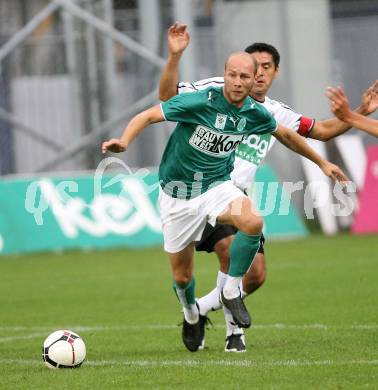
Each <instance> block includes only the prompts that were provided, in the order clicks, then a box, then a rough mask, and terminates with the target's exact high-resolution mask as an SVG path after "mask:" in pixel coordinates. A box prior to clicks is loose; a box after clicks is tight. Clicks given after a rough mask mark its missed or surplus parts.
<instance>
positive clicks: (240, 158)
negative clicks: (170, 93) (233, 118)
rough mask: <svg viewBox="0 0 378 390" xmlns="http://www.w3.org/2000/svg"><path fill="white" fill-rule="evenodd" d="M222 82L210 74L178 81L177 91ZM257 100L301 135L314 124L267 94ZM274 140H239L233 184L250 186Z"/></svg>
mask: <svg viewBox="0 0 378 390" xmlns="http://www.w3.org/2000/svg"><path fill="white" fill-rule="evenodd" d="M223 84H224V79H223V77H213V78H209V79H204V80H199V81H196V82H194V83H188V82H180V83H179V84H178V86H177V91H178V93H186V92H195V91H199V90H202V89H206V88H208V87H210V86H211V87H219V88H221V87H222V86H223ZM259 104H262V105H263V106H264V107H265V108H266V109H267V110H268V111H269V112H270V113H271V114H272V115H273V116H274V118H275V119H276V121H277V123H279V124H281V125H283V126H285V127H288V128H290V129H292V130H294V131H296V132H298V133H299V134H300V135H302V136H305V137H307V136H308V134H309V133H310V131H311V130H312V128H313V126H314V123H315V121H314V119H310V118H307V117H304V116H302V115H301V114H298V113H296V112H295V111H293V110H292V109H291V108H290V107H288V106H287V105H285V104H284V103H281V102H278V101H277V100H273V99H270V98H269V97H267V96H266V97H265V101H264V103H259ZM275 141H276V138H275V137H272V134H263V135H257V134H252V135H250V136H248V137H247V138H245V139H244V140H243V141H242V143H241V144H240V145H239V146H238V148H237V149H236V151H235V163H234V170H233V171H232V172H231V180H232V181H233V182H234V183H235V185H236V186H238V187H239V188H241V189H243V190H246V189H247V188H249V187H250V185H251V183H252V182H253V179H254V176H255V173H256V170H257V168H258V166H259V165H260V164H261V162H262V161H263V160H264V158H265V156H266V155H267V153H268V152H269V150H270V149H271V148H272V146H273V144H274V142H275Z"/></svg>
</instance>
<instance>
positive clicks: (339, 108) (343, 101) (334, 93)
mask: <svg viewBox="0 0 378 390" xmlns="http://www.w3.org/2000/svg"><path fill="white" fill-rule="evenodd" d="M326 96H327V97H328V99H329V100H330V101H331V110H332V112H333V113H334V114H335V115H336V116H337V118H339V119H340V120H342V121H347V119H348V117H349V116H350V114H351V113H352V111H351V109H350V106H349V100H348V97H347V95H346V94H345V92H344V91H343V90H342V88H341V87H337V88H333V87H328V88H327V92H326Z"/></svg>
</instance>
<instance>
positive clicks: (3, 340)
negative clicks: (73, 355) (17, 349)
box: [0, 332, 48, 344]
mask: <svg viewBox="0 0 378 390" xmlns="http://www.w3.org/2000/svg"><path fill="white" fill-rule="evenodd" d="M47 336H48V335H46V333H45V332H43V333H40V332H39V333H31V334H28V335H21V336H9V337H0V344H1V343H9V342H11V341H17V340H29V339H35V338H37V337H44V338H46V337H47Z"/></svg>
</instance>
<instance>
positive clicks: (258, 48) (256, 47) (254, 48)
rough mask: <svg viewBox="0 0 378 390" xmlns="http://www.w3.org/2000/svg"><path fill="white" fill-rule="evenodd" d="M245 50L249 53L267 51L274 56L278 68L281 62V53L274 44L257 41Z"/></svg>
mask: <svg viewBox="0 0 378 390" xmlns="http://www.w3.org/2000/svg"><path fill="white" fill-rule="evenodd" d="M244 51H245V52H246V53H249V54H252V53H256V52H259V53H260V52H263V51H265V52H267V53H269V54H271V56H272V57H273V62H274V65H275V67H276V68H278V66H279V64H280V53H279V52H278V50H277V49H276V48H275V47H274V46H272V45H269V44H268V43H263V42H255V43H253V44H252V45H249V46H248V47H246V48H245V50H244Z"/></svg>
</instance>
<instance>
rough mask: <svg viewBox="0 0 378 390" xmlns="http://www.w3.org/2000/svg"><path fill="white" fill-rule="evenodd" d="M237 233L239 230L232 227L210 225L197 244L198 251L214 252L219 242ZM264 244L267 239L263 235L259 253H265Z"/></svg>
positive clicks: (207, 225)
mask: <svg viewBox="0 0 378 390" xmlns="http://www.w3.org/2000/svg"><path fill="white" fill-rule="evenodd" d="M237 231H238V229H236V227H234V226H232V225H223V224H221V223H217V224H216V225H215V226H212V225H210V224H209V223H208V224H206V227H205V230H204V231H203V233H202V237H201V239H200V240H199V241H197V242H196V251H197V252H207V253H211V252H214V246H215V244H216V243H217V242H218V241H220V240H222V239H223V238H226V237H228V236H232V235H234V234H235V233H236V232H237ZM264 243H265V237H264V235H261V239H260V247H259V250H258V251H257V253H264Z"/></svg>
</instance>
